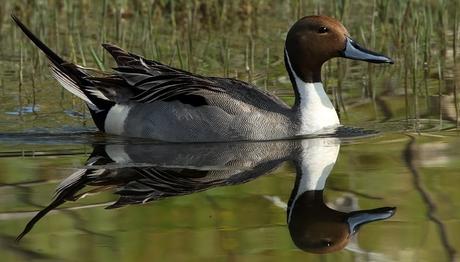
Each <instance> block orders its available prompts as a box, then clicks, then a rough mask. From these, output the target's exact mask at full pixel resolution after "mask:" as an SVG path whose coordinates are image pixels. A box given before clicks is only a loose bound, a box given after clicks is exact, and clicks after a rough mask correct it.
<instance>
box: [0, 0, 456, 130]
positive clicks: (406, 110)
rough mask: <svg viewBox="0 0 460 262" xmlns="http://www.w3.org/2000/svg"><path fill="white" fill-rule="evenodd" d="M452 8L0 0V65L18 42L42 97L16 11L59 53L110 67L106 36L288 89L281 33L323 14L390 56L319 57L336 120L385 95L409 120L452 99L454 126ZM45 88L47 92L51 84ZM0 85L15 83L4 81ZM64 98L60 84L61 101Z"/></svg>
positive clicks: (374, 115) (338, 1)
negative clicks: (386, 61) (388, 61)
mask: <svg viewBox="0 0 460 262" xmlns="http://www.w3.org/2000/svg"><path fill="white" fill-rule="evenodd" d="M458 9H459V7H458V3H457V1H446V0H432V1H409V0H401V1H385V0H374V1H348V0H335V1H306V0H291V1H266V0H254V1H249V0H238V1H219V0H194V1H185V0H175V1H173V0H163V1H140V0H135V1H128V0H118V1H107V0H104V1H99V2H90V1H79V2H75V1H69V0H67V1H63V2H61V1H39V0H37V1H25V0H23V1H13V0H6V1H4V4H2V6H1V7H0V14H4V15H3V16H0V17H1V18H0V34H1V35H2V36H5V37H2V38H0V44H1V46H2V50H0V68H1V69H0V71H3V70H7V68H11V65H12V64H17V63H18V57H20V54H21V50H23V51H22V52H23V56H22V58H23V68H22V70H23V74H24V79H23V81H24V83H23V85H22V88H23V89H24V90H23V92H22V94H32V93H34V94H35V95H36V96H37V97H36V99H37V103H39V104H40V103H41V104H44V103H48V102H46V100H47V97H46V96H45V95H44V92H41V91H40V90H38V91H37V92H35V91H34V92H29V91H25V90H28V89H30V88H31V85H30V82H31V78H30V75H31V72H35V76H36V77H35V78H34V81H35V82H36V83H38V84H36V86H40V84H39V83H40V82H43V81H49V74H48V71H47V68H46V59H44V57H43V56H42V55H41V54H39V53H38V51H37V50H36V48H35V47H34V46H33V45H32V44H31V43H29V42H28V40H26V39H25V37H24V36H23V35H22V34H20V33H19V31H18V29H17V28H15V27H14V25H13V24H12V22H11V21H10V19H8V18H7V17H5V14H8V13H15V14H16V15H17V16H19V17H20V18H21V19H23V20H24V22H25V23H26V24H27V25H29V26H30V27H31V29H32V30H33V31H34V32H35V33H36V34H37V35H38V36H39V37H41V38H42V39H43V40H44V42H45V43H47V44H48V45H49V46H50V47H52V48H53V49H54V50H56V51H57V52H58V53H59V54H62V55H63V56H64V57H65V58H67V59H69V60H70V61H73V62H77V63H79V64H82V65H85V66H89V67H95V68H96V67H97V68H99V69H106V70H107V69H108V68H110V67H111V66H112V65H113V62H112V61H111V59H108V56H107V53H106V52H105V51H104V50H103V49H102V48H101V47H100V43H103V42H112V43H115V44H117V45H119V46H121V47H123V48H126V49H128V50H129V51H131V52H134V53H138V54H140V55H143V56H145V57H147V58H152V59H156V60H158V61H160V62H163V63H167V64H170V65H172V66H175V67H180V68H183V69H185V70H189V71H192V72H196V73H199V74H204V75H217V76H225V77H237V78H241V79H242V80H246V81H249V82H252V83H254V84H255V85H258V86H260V87H261V88H266V89H267V90H269V91H277V92H278V93H281V94H289V92H290V85H289V83H288V81H286V79H287V78H286V73H285V71H284V65H283V45H284V37H285V34H286V32H287V30H288V29H289V27H290V25H292V23H293V22H295V20H296V19H297V18H299V17H302V16H304V15H311V14H324V15H329V16H333V17H336V18H338V19H339V20H341V21H342V22H343V23H344V24H345V25H346V27H347V28H348V31H349V32H350V34H351V35H352V37H354V38H355V39H356V40H357V41H358V42H361V43H363V45H365V46H367V47H368V48H369V49H373V50H376V51H379V52H382V53H385V54H387V55H389V56H390V57H392V58H393V59H394V60H395V61H396V64H395V65H393V66H374V65H371V64H366V63H362V62H355V61H349V60H339V59H338V60H335V61H331V62H329V63H328V64H327V65H326V67H325V70H324V72H323V73H324V77H323V78H324V79H325V82H326V85H327V90H328V92H330V93H331V95H333V100H334V103H335V104H336V107H337V108H338V109H340V111H342V113H343V114H341V115H342V117H343V118H344V120H345V122H346V121H353V119H355V117H354V116H353V114H347V112H348V111H350V110H355V107H356V106H358V105H362V104H368V105H370V108H372V109H373V110H366V112H365V113H363V114H366V115H367V117H368V118H369V119H374V120H379V117H380V113H379V112H380V110H381V109H380V105H381V104H382V103H387V104H388V103H389V104H391V105H392V106H391V107H390V108H391V109H392V110H393V111H394V112H395V114H394V115H395V118H397V119H406V120H407V121H408V122H410V123H413V124H412V125H409V126H410V127H411V128H413V129H418V128H419V127H420V125H419V123H420V122H424V121H427V120H429V119H431V120H432V121H436V119H444V118H445V116H442V115H441V114H442V113H441V111H443V108H441V107H444V106H450V107H454V108H455V109H454V116H453V118H454V119H456V121H455V125H456V126H458V125H459V121H458V119H459V108H458V98H457V91H458V90H457V87H458V82H459V80H458V78H459V77H458V71H459V69H456V68H458V61H457V60H458V58H457V56H458V55H457V53H458V51H457V50H458V45H459V41H458V38H459V28H460V27H459V21H460V19H459V18H458ZM357 10H359V15H356V12H357ZM18 43H20V44H19V45H18ZM20 46H22V49H21V48H20ZM3 78H5V77H2V81H3V82H5V80H3ZM8 79H9V78H8ZM12 81H13V80H11V79H9V80H8V82H12ZM439 87H440V88H439ZM49 90H50V91H49V92H52V93H53V92H56V91H55V90H56V87H52V88H50V89H49ZM5 92H7V93H14V92H19V91H18V90H13V89H11V88H10V87H9V85H8V86H7V87H5ZM17 95H18V96H19V94H17ZM450 96H451V97H452V99H451V100H452V101H451V102H449V103H450V104H449V105H442V106H440V107H439V110H436V111H439V112H434V111H432V108H434V107H436V105H434V104H433V103H434V102H433V101H434V100H433V99H432V98H433V97H437V99H438V101H439V105H441V104H442V102H441V100H443V101H444V102H445V101H447V100H446V99H443V98H445V97H450ZM387 97H391V98H392V99H389V98H387ZM69 99H72V98H71V96H70V95H69V94H67V93H64V92H63V97H62V99H61V101H62V105H63V107H65V105H66V104H68V103H67V102H66V101H67V100H69ZM288 100H289V99H288ZM376 100H379V102H378V103H376ZM394 101H397V102H394ZM449 101H450V100H449ZM6 104H7V103H6ZM361 119H362V118H361ZM412 120H415V121H412Z"/></svg>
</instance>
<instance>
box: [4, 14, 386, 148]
mask: <svg viewBox="0 0 460 262" xmlns="http://www.w3.org/2000/svg"><path fill="white" fill-rule="evenodd" d="M12 18H13V20H14V21H15V22H16V24H17V25H18V26H19V27H20V28H21V29H22V31H24V33H25V34H26V35H27V36H28V37H29V38H30V39H31V40H32V42H34V43H35V45H37V46H38V47H39V48H40V49H41V50H42V51H43V52H44V53H45V54H46V56H47V57H48V59H49V60H50V62H51V63H50V66H51V70H52V74H53V76H54V77H55V78H56V79H57V81H58V82H59V83H60V84H61V85H62V86H63V87H64V88H65V89H67V90H68V91H70V92H71V93H73V94H74V95H76V96H78V97H79V98H81V99H83V100H84V101H85V102H86V104H87V105H88V108H89V110H90V112H91V115H92V117H93V120H94V123H95V124H96V126H97V127H98V128H99V130H101V131H102V132H106V133H109V134H115V135H123V136H129V137H142V138H152V139H157V140H163V141H172V142H205V141H235V140H273V139H282V138H289V137H295V136H301V135H307V134H314V133H323V132H324V130H327V129H334V128H335V127H337V126H339V125H340V121H339V118H338V116H337V113H336V111H335V109H334V106H333V105H332V103H331V101H330V100H329V98H328V96H327V94H326V92H325V91H324V88H323V84H322V83H321V67H322V65H323V64H324V62H326V61H327V60H329V59H331V58H334V57H345V58H350V59H355V60H363V61H367V62H371V63H393V62H392V60H391V59H390V58H388V57H386V56H384V55H381V54H377V53H375V52H372V51H369V50H366V49H364V48H363V47H361V46H359V45H358V44H357V43H356V42H355V41H353V40H352V39H351V38H350V36H349V34H348V31H347V30H346V29H345V27H344V26H343V25H342V24H341V23H340V22H338V21H337V20H335V19H333V18H330V17H326V16H307V17H304V18H302V19H300V20H299V21H297V22H296V23H295V24H294V25H293V26H292V27H291V29H290V30H289V32H288V34H287V37H286V43H285V49H284V58H285V66H286V70H287V71H288V73H289V77H290V80H291V83H292V86H293V89H294V93H295V103H294V105H293V106H292V107H290V106H288V105H287V104H285V103H284V102H283V101H281V100H280V99H279V98H277V97H275V96H273V95H271V94H270V93H268V92H265V91H263V90H260V89H258V88H257V87H255V86H253V85H251V84H249V83H246V82H243V81H240V80H236V79H231V78H221V77H204V76H201V75H197V74H193V73H190V72H186V71H183V70H180V69H176V68H173V67H170V66H167V65H164V64H162V63H159V62H157V61H153V60H148V59H145V58H143V57H141V56H138V55H135V54H132V53H129V52H127V51H125V50H123V49H121V48H119V47H117V46H114V45H111V44H103V45H102V46H103V47H104V48H105V49H106V50H107V51H108V52H109V53H110V54H111V55H112V56H113V58H114V59H115V61H116V63H117V67H116V68H114V70H115V72H112V73H107V74H103V75H94V72H92V71H91V70H88V69H85V68H83V67H81V66H78V65H75V64H73V63H70V62H67V61H65V60H64V59H62V58H61V57H60V56H58V55H57V54H56V53H54V52H53V51H52V50H51V49H50V48H48V47H47V46H46V45H45V44H44V43H43V42H41V41H40V40H39V39H38V38H37V37H36V36H35V35H34V34H33V33H32V32H31V31H30V30H29V29H27V27H26V26H25V25H24V24H23V23H22V22H21V21H20V20H19V19H18V18H16V17H15V16H12Z"/></svg>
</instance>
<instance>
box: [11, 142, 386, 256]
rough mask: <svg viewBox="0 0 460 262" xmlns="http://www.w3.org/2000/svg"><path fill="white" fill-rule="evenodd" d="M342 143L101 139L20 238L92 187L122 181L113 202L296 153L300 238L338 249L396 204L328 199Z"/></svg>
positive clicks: (292, 218) (209, 183)
mask: <svg viewBox="0 0 460 262" xmlns="http://www.w3.org/2000/svg"><path fill="white" fill-rule="evenodd" d="M339 149H340V140H339V139H337V138H314V139H304V140H287V141H271V142H240V143H236V142H235V143H207V144H148V145H146V144H137V145H133V144H129V145H102V146H101V145H99V146H95V147H94V150H93V153H92V154H91V156H90V157H89V159H88V160H87V164H86V165H87V166H86V167H85V169H80V170H78V171H76V172H74V173H73V174H71V175H70V176H69V177H67V178H66V179H64V180H63V181H62V182H61V183H60V184H59V186H58V187H57V189H56V193H55V197H54V199H53V201H52V202H51V203H50V204H49V205H48V206H47V207H46V208H44V209H43V210H41V211H40V212H38V213H37V214H36V215H35V217H33V218H32V220H31V221H30V222H29V223H28V224H27V225H26V227H25V229H24V231H23V232H22V233H21V234H20V235H19V236H18V237H17V240H20V239H21V238H23V237H24V236H25V235H26V234H27V233H28V232H29V231H30V230H31V229H32V228H33V226H34V225H35V224H36V223H37V222H38V221H39V220H40V219H41V218H43V217H44V216H45V215H46V214H47V213H48V212H50V211H51V210H53V209H55V208H57V207H58V206H60V205H62V204H63V203H65V202H66V201H76V200H78V199H80V198H82V197H84V196H86V195H90V194H94V193H97V192H100V191H105V190H107V189H115V194H117V195H118V196H119V198H118V200H117V201H116V202H114V203H112V204H111V205H110V206H108V207H107V208H119V207H123V206H126V205H136V204H144V203H146V202H150V201H157V200H160V199H163V198H167V197H172V196H180V195H187V194H192V193H195V192H199V191H203V190H207V189H210V188H213V187H216V186H229V185H236V184H242V183H246V182H249V181H251V180H253V179H255V178H258V177H260V176H263V175H265V174H268V173H269V172H270V171H273V170H274V169H276V168H277V167H279V166H280V165H281V164H282V163H283V162H285V161H289V160H291V161H293V162H294V163H295V166H296V172H297V176H296V182H295V185H294V188H293V190H292V193H291V197H290V199H289V202H288V207H287V222H288V226H289V231H290V234H291V237H292V240H293V242H294V243H295V244H296V245H297V246H298V247H299V248H300V249H302V250H305V251H308V252H314V253H327V252H333V251H337V250H340V249H342V248H344V247H345V246H346V245H347V243H348V242H349V241H350V239H351V237H352V236H353V235H354V234H355V233H356V232H357V231H358V229H359V227H360V226H361V225H363V224H366V223H369V222H372V221H376V220H382V219H387V218H389V217H391V216H392V215H393V214H394V212H395V208H392V207H383V208H377V209H371V210H359V211H353V212H340V211H337V210H334V209H332V208H329V207H328V206H327V205H326V204H325V203H324V200H323V189H324V187H325V183H326V179H327V177H328V176H329V174H330V172H331V170H332V168H333V166H334V164H335V162H336V160H337V156H338V153H339Z"/></svg>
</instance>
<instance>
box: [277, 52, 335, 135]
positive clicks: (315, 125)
mask: <svg viewBox="0 0 460 262" xmlns="http://www.w3.org/2000/svg"><path fill="white" fill-rule="evenodd" d="M284 52H285V55H286V58H287V64H288V66H289V69H290V70H291V72H292V74H293V76H294V80H295V84H296V86H297V91H298V93H299V99H300V105H299V110H300V128H299V131H298V134H297V135H307V134H313V133H319V132H321V131H323V130H325V129H328V128H335V127H337V126H338V125H340V121H339V117H338V116H337V112H336V111H335V108H334V106H333V105H332V103H331V100H329V97H328V96H327V94H326V92H325V91H324V88H323V84H322V83H321V82H316V83H306V82H304V81H303V80H302V79H300V77H299V76H298V75H297V74H296V73H295V71H294V70H293V68H292V65H291V61H290V59H289V55H288V52H287V50H286V49H285V50H284Z"/></svg>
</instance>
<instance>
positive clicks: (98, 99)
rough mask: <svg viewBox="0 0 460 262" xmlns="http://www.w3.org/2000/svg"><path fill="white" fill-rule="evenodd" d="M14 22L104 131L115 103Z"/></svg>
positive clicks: (83, 75) (86, 74)
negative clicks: (110, 110)
mask: <svg viewBox="0 0 460 262" xmlns="http://www.w3.org/2000/svg"><path fill="white" fill-rule="evenodd" d="M11 18H12V19H13V21H14V22H15V23H16V24H17V25H18V26H19V28H21V30H22V31H23V32H24V34H25V35H26V36H27V37H28V38H29V39H30V40H31V41H32V42H33V43H34V44H35V45H36V46H37V47H38V48H39V49H40V50H41V51H42V52H43V53H44V54H45V55H46V57H47V58H48V59H49V60H50V62H51V64H50V66H51V72H52V74H53V77H54V78H55V79H56V80H57V81H58V82H59V83H60V84H61V85H62V86H63V87H64V88H65V89H66V90H67V91H69V92H71V93H72V94H74V95H76V96H78V97H79V98H81V99H83V100H84V101H85V102H86V104H87V105H88V107H89V109H90V111H91V114H92V116H93V119H94V122H95V124H96V125H97V127H98V128H99V129H100V130H102V131H103V129H104V126H103V123H104V120H105V117H106V115H107V112H108V110H109V109H110V108H111V107H112V106H113V105H114V102H113V101H108V100H107V99H104V97H103V96H102V95H100V94H101V92H100V91H99V90H98V89H97V88H96V87H95V86H94V85H93V83H92V82H91V81H90V80H89V79H88V78H89V77H90V75H89V74H88V73H86V72H85V71H84V70H82V69H80V68H79V67H78V66H76V65H74V64H72V63H69V62H67V61H65V60H64V59H62V58H61V57H60V56H59V55H57V54H56V53H55V52H54V51H53V50H51V49H50V48H49V47H48V46H46V45H45V44H44V43H43V42H42V41H41V40H40V39H38V37H37V36H35V35H34V34H33V33H32V32H31V31H30V30H29V29H28V28H27V27H26V26H25V25H24V24H23V23H22V22H21V21H20V20H19V18H17V17H16V16H14V15H11Z"/></svg>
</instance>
